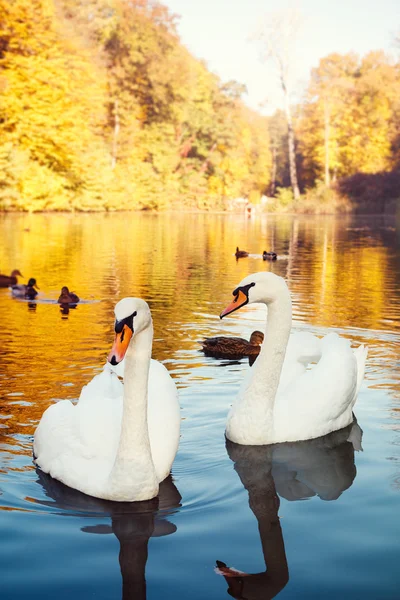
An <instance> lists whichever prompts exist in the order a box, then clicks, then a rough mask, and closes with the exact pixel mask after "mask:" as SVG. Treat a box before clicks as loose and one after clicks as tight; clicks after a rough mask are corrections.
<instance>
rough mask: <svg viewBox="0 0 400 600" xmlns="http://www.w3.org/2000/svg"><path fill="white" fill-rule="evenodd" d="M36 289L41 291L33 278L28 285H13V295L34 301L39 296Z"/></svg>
mask: <svg viewBox="0 0 400 600" xmlns="http://www.w3.org/2000/svg"><path fill="white" fill-rule="evenodd" d="M35 288H37V289H39V286H38V285H37V283H36V279H34V278H33V277H31V278H30V280H29V281H28V283H27V284H26V285H25V284H24V283H19V284H18V285H13V286H12V287H11V294H12V295H13V296H14V297H15V298H27V299H28V300H34V299H35V298H36V296H37V295H38V293H37V291H36V289H35Z"/></svg>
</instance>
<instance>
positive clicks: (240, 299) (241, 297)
mask: <svg viewBox="0 0 400 600" xmlns="http://www.w3.org/2000/svg"><path fill="white" fill-rule="evenodd" d="M248 301H249V299H248V297H247V296H246V294H245V293H244V292H242V290H239V291H238V293H237V296H235V299H234V301H233V302H231V303H230V304H229V306H227V307H226V308H225V310H223V311H222V313H221V314H220V315H219V318H220V319H222V317H226V315H229V314H230V313H233V312H234V311H235V310H237V309H238V308H240V307H241V306H244V305H245V304H247V303H248Z"/></svg>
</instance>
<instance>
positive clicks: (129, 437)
mask: <svg viewBox="0 0 400 600" xmlns="http://www.w3.org/2000/svg"><path fill="white" fill-rule="evenodd" d="M152 341H153V324H152V323H150V325H149V326H148V327H146V329H143V330H142V331H141V332H140V333H138V334H136V335H135V336H134V337H133V338H132V340H131V343H130V344H129V347H128V350H127V352H126V357H125V372H124V400H123V414H122V424H121V436H120V440H119V446H118V451H117V455H116V459H115V463H114V466H113V469H112V472H111V484H112V487H113V488H115V489H117V490H119V491H120V492H121V494H123V495H128V496H131V499H134V500H141V499H148V498H152V497H154V496H156V495H157V493H158V482H157V480H156V475H155V469H154V464H153V459H152V456H151V448H150V440H149V431H148V424H147V395H148V379H149V368H150V360H151V348H152ZM118 493H119V492H118ZM142 497H143V498H142ZM124 499H126V498H124Z"/></svg>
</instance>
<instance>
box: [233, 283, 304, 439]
mask: <svg viewBox="0 0 400 600" xmlns="http://www.w3.org/2000/svg"><path fill="white" fill-rule="evenodd" d="M265 304H267V302H265ZM291 325H292V303H291V299H290V294H289V290H288V289H287V288H285V289H283V290H281V291H280V293H279V296H278V297H277V298H276V299H275V300H274V301H273V302H268V318H267V326H266V329H265V336H264V342H263V344H262V346H261V351H260V354H259V356H258V358H257V361H256V363H255V365H254V367H253V373H252V377H251V379H250V382H249V383H248V385H247V387H246V388H245V389H244V390H243V392H242V393H241V395H240V396H239V397H238V399H237V401H236V402H235V403H234V404H233V406H232V408H231V411H230V413H229V415H228V422H227V426H226V435H227V437H228V439H230V440H232V441H233V442H237V443H238V444H250V445H259V444H265V443H266V442H265V440H267V439H273V426H274V419H273V409H274V402H275V396H276V392H277V390H278V385H279V379H280V375H281V371H282V366H283V361H284V359H285V352H286V346H287V343H288V339H289V334H290V329H291Z"/></svg>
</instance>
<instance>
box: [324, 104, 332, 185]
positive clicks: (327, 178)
mask: <svg viewBox="0 0 400 600" xmlns="http://www.w3.org/2000/svg"><path fill="white" fill-rule="evenodd" d="M324 112H325V131H324V138H325V185H326V187H329V186H330V184H331V176H330V172H329V135H330V114H329V104H328V102H327V100H325V103H324Z"/></svg>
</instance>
